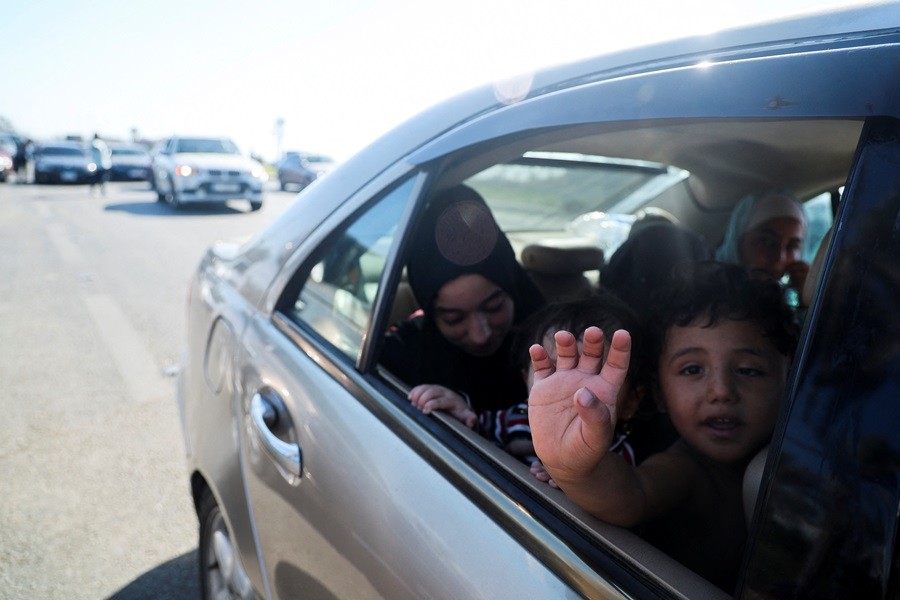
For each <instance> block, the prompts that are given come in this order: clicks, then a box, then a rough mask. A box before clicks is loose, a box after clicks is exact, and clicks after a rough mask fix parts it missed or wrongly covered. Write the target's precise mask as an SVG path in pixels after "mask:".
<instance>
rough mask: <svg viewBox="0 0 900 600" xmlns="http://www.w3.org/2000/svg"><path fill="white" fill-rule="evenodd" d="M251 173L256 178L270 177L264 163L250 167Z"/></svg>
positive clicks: (265, 178)
mask: <svg viewBox="0 0 900 600" xmlns="http://www.w3.org/2000/svg"><path fill="white" fill-rule="evenodd" d="M250 175H252V176H253V178H254V179H262V180H263V181H265V180H267V179H268V178H269V175H268V174H267V173H266V170H265V168H263V166H262V165H255V166H254V167H252V168H251V169H250Z"/></svg>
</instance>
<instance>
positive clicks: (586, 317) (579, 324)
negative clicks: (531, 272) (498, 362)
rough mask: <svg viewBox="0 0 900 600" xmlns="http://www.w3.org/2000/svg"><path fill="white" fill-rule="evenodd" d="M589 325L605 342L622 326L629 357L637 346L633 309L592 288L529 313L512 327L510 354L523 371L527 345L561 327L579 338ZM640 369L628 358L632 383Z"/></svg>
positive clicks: (527, 361) (639, 335) (637, 324)
mask: <svg viewBox="0 0 900 600" xmlns="http://www.w3.org/2000/svg"><path fill="white" fill-rule="evenodd" d="M591 325H596V326H597V327H599V328H600V329H602V330H603V334H604V335H605V336H606V343H607V344H608V343H609V341H610V340H611V339H612V334H613V333H614V332H615V331H616V330H617V329H625V330H626V331H628V332H629V333H630V334H631V344H632V356H635V355H636V354H637V351H638V350H639V349H640V345H641V343H642V338H643V330H642V327H641V325H640V320H639V319H638V317H637V315H636V314H635V313H634V311H632V310H631V309H630V308H629V307H628V305H627V304H625V302H623V301H622V300H620V299H619V298H618V297H617V296H615V295H613V294H612V293H611V292H608V291H606V290H594V291H592V292H591V293H590V294H588V295H586V296H581V297H578V298H575V299H571V300H562V301H557V302H551V303H550V304H547V305H546V306H544V307H543V308H541V309H540V310H538V311H537V312H536V313H534V314H532V315H531V316H530V317H529V318H528V319H527V320H525V321H524V322H523V323H522V324H521V325H520V326H519V327H518V328H517V330H516V339H515V342H514V346H513V350H512V351H513V356H515V357H516V359H517V361H518V362H519V365H520V366H521V367H522V370H523V371H527V370H528V366H529V364H530V363H531V358H530V356H529V354H528V348H530V347H531V345H532V344H541V343H543V338H544V336H545V335H546V334H547V333H548V332H550V333H555V332H557V331H559V330H565V331H569V332H571V333H572V335H574V336H575V337H576V338H580V337H581V336H582V334H583V333H584V330H585V329H587V328H588V327H590V326H591ZM640 371H641V369H640V364H639V361H637V360H632V361H631V364H630V365H629V367H628V376H629V378H630V379H631V382H632V385H637V384H638V383H639V381H640V379H639V377H640V375H641V373H640Z"/></svg>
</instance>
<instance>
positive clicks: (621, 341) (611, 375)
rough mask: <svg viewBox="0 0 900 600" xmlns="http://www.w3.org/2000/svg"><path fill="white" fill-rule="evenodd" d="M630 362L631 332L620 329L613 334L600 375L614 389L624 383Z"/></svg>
mask: <svg viewBox="0 0 900 600" xmlns="http://www.w3.org/2000/svg"><path fill="white" fill-rule="evenodd" d="M630 362H631V334H629V333H628V332H627V331H625V330H624V329H620V330H618V331H616V332H615V333H614V334H613V338H612V342H611V343H610V346H609V353H608V354H607V356H606V362H605V363H604V364H603V369H602V370H601V371H600V376H601V377H603V379H604V380H606V381H607V382H609V383H610V384H612V385H613V386H614V387H615V388H616V389H618V388H620V387H622V386H623V385H625V378H626V377H627V376H628V365H629V363H630Z"/></svg>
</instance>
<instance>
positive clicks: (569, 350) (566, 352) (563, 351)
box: [553, 331, 578, 371]
mask: <svg viewBox="0 0 900 600" xmlns="http://www.w3.org/2000/svg"><path fill="white" fill-rule="evenodd" d="M553 339H554V340H555V341H556V369H557V370H562V371H565V370H568V369H574V368H575V367H577V366H578V343H577V341H576V340H575V336H574V335H572V334H571V333H569V332H568V331H557V332H556V333H555V334H554V335H553Z"/></svg>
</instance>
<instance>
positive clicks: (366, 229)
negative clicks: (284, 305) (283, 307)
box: [289, 180, 413, 357]
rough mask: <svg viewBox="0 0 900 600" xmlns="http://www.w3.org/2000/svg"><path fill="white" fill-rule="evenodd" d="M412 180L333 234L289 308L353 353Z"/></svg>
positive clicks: (363, 333) (300, 318)
mask: <svg viewBox="0 0 900 600" xmlns="http://www.w3.org/2000/svg"><path fill="white" fill-rule="evenodd" d="M412 185H413V184H412V180H409V181H407V182H406V183H404V184H402V185H400V186H399V187H397V188H395V189H394V190H393V191H392V192H390V193H389V194H388V195H386V196H385V197H383V198H382V199H380V200H379V201H378V202H377V203H376V204H374V205H373V206H372V207H370V208H369V209H368V210H366V211H365V212H363V213H362V214H360V215H358V216H357V217H356V218H355V219H354V220H353V221H352V222H351V223H350V224H349V225H348V226H346V227H345V228H344V229H343V230H342V231H339V232H338V233H337V235H335V236H332V237H331V238H329V239H328V241H327V242H326V243H325V244H324V245H323V247H322V248H321V249H320V250H319V253H318V255H319V256H321V259H320V260H319V261H318V262H316V264H315V265H314V266H313V267H312V269H311V270H310V272H309V276H308V277H307V279H306V281H305V283H304V285H303V287H302V289H301V291H300V294H299V297H298V298H297V300H296V302H295V303H294V304H293V308H292V309H291V310H290V311H289V312H290V316H292V317H293V318H295V319H296V320H299V321H302V322H304V323H306V324H307V325H309V326H310V327H311V328H312V329H314V330H315V331H316V332H317V333H319V334H320V335H321V336H322V337H323V338H325V339H326V340H328V341H329V342H331V343H332V344H333V345H334V346H336V347H337V348H338V349H339V350H341V352H343V353H345V354H347V355H348V356H350V357H355V356H356V355H357V353H358V352H359V349H360V347H361V345H362V341H363V337H364V335H365V332H366V329H367V328H368V325H369V321H370V319H371V317H372V303H373V301H374V300H375V296H376V294H377V293H378V288H379V284H380V280H381V275H382V273H383V271H384V266H385V261H386V258H387V255H388V252H389V250H390V248H391V244H392V242H393V239H394V235H395V234H396V230H397V224H398V223H399V222H400V216H401V214H402V213H403V210H404V208H405V207H406V203H407V200H408V198H409V195H410V192H411V190H412Z"/></svg>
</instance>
